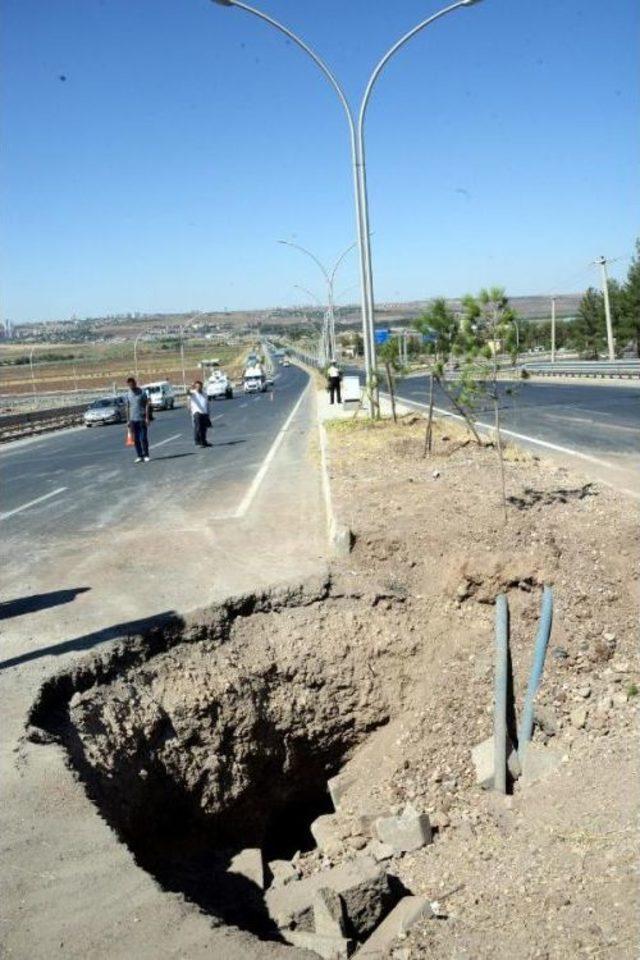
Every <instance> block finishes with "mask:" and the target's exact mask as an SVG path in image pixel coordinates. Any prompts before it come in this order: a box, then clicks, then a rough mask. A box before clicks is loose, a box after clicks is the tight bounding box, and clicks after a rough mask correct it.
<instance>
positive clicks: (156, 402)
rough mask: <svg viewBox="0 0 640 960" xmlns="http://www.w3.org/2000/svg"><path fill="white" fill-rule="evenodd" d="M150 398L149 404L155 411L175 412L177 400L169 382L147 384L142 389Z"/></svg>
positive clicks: (161, 381)
mask: <svg viewBox="0 0 640 960" xmlns="http://www.w3.org/2000/svg"><path fill="white" fill-rule="evenodd" d="M142 389H143V390H145V391H146V393H147V396H148V397H149V403H150V404H151V406H152V408H153V409H154V410H173V408H174V407H175V405H176V398H175V394H174V392H173V387H172V386H171V384H170V383H169V381H168V380H159V381H158V383H147V384H145V386H144V387H143V388H142Z"/></svg>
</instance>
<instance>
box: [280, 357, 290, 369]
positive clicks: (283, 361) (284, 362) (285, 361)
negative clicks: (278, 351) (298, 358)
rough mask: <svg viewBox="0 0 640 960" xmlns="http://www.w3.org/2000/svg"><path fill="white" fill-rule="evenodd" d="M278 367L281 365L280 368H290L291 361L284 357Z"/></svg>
mask: <svg viewBox="0 0 640 960" xmlns="http://www.w3.org/2000/svg"><path fill="white" fill-rule="evenodd" d="M280 365H281V366H282V367H290V366H291V360H289V357H284V359H283V360H281V361H280Z"/></svg>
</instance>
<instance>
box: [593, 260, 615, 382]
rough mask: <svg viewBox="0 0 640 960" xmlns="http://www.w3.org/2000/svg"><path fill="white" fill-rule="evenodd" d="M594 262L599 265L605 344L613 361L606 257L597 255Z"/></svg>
mask: <svg viewBox="0 0 640 960" xmlns="http://www.w3.org/2000/svg"><path fill="white" fill-rule="evenodd" d="M596 263H597V264H598V265H599V267H600V275H601V277H602V295H603V296H604V315H605V318H606V321H607V346H608V348H609V360H610V361H611V362H612V363H613V361H614V360H615V358H616V351H615V346H614V341H613V324H612V322H611V301H610V300H609V278H608V276H607V263H608V261H607V258H606V257H598V259H597V260H596Z"/></svg>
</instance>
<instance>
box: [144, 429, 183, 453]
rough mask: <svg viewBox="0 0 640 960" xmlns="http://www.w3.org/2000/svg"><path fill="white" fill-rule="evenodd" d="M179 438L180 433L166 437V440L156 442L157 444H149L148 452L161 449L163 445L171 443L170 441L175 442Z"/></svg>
mask: <svg viewBox="0 0 640 960" xmlns="http://www.w3.org/2000/svg"><path fill="white" fill-rule="evenodd" d="M181 436H182V434H181V433H174V435H173V436H172V437H167V439H166V440H158V442H157V443H150V444H149V450H155V449H156V447H162V446H164V444H165V443H171V441H172V440H177V439H178V437H181Z"/></svg>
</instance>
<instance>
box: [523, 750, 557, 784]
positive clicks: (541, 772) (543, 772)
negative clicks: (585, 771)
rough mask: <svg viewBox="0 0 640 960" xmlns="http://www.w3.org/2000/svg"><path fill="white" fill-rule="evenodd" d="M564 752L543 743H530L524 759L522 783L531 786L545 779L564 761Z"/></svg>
mask: <svg viewBox="0 0 640 960" xmlns="http://www.w3.org/2000/svg"><path fill="white" fill-rule="evenodd" d="M562 756H563V755H562V753H561V752H560V751H559V750H554V749H553V748H552V747H545V746H543V745H542V744H541V743H528V744H527V746H526V748H525V751H524V756H523V759H522V783H523V784H524V785H525V786H529V784H531V783H535V782H536V780H544V778H545V777H548V776H549V774H551V773H553V771H554V770H556V769H557V768H558V767H559V766H560V764H561V763H562Z"/></svg>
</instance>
